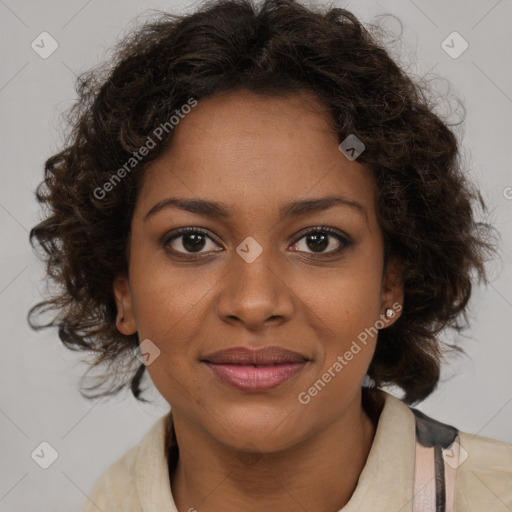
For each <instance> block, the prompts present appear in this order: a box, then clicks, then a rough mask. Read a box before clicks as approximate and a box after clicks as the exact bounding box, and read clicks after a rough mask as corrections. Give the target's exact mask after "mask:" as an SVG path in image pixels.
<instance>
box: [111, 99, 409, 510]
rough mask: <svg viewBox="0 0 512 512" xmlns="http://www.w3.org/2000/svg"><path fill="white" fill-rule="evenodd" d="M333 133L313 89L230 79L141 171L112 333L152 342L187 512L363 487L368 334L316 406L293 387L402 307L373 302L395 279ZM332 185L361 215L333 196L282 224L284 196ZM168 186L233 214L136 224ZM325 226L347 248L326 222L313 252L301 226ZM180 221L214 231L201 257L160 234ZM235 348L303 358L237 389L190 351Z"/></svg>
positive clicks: (393, 290)
mask: <svg viewBox="0 0 512 512" xmlns="http://www.w3.org/2000/svg"><path fill="white" fill-rule="evenodd" d="M338 144H339V141H338V136H337V134H336V133H335V132H334V131H333V129H332V128H331V125H330V120H329V117H328V114H327V112H326V109H325V106H324V105H323V104H322V103H320V102H319V100H317V99H316V97H315V96H314V95H313V94H312V93H309V92H303V93H294V94H293V95H290V96H288V97H286V98H284V97H273V98H269V97H263V96H258V95H254V94H252V93H250V92H248V91H245V90H238V91H234V92H233V91H231V92H228V93H224V94H222V95H218V96H216V97H212V98H207V99H202V100H200V101H199V102H198V105H197V106H196V107H195V108H193V109H192V111H191V112H190V113H189V114H188V115H187V116H186V117H185V118H184V119H183V120H181V121H180V124H179V125H178V126H177V127H175V128H174V139H173V141H172V144H171V146H170V147H169V149H168V150H167V151H166V153H165V154H164V155H163V156H161V157H160V158H159V159H158V160H156V161H155V162H153V163H152V164H151V165H150V166H149V167H148V169H147V170H146V174H145V176H144V183H143V186H142V187H141V189H140V191H139V196H138V199H137V204H136V207H135V211H134V214H133V219H132V231H131V241H130V265H129V276H119V277H118V278H117V279H116V281H115V282H114V285H113V288H114V294H115V298H116V303H117V307H118V313H119V314H118V319H117V327H118V329H119V330H120V331H121V332H122V333H124V334H127V335H128V334H133V333H135V332H138V336H139V339H140V340H141V341H142V340H145V339H150V340H151V342H152V343H154V345H155V346H157V347H158V349H159V350H160V354H159V355H158V357H156V358H155V359H154V361H153V362H151V364H149V365H148V366H147V370H148V372H149V374H150V377H151V379H152V381H153V382H154V384H155V386H156V387H157V389H158V390H159V392H160V393H161V394H162V396H163V397H164V398H165V399H166V400H167V401H168V403H169V404H170V406H171V408H172V412H173V419H174V426H175V432H176V437H177V441H178V445H179V447H180V458H179V462H178V466H177V468H176V471H175V472H174V473H173V474H172V475H171V487H172V492H173V496H174V500H175V502H176V505H177V507H178V510H180V511H187V510H189V509H190V508H192V507H193V508H195V509H197V510H199V511H200V512H210V511H219V510H223V511H226V512H230V511H239V510H247V511H261V510H267V511H278V510H279V511H282V510H287V511H292V512H293V511H304V510H308V511H319V512H320V511H326V512H327V511H337V510H339V509H340V508H341V507H343V506H344V505H345V504H346V503H347V502H348V500H349V499H350V496H351V495H352V493H353V491H354V489H355V487H356V483H357V479H358V477H359V475H360V473H361V470H362V468H363V466H364V464H365V462H366V459H367V456H368V453H369V450H370V448H371V445H372V442H373V438H374V435H375V429H376V425H375V424H374V423H373V422H372V421H371V420H370V418H369V417H368V415H367V414H366V412H365V411H364V409H363V407H362V405H361V382H362V380H363V378H364V376H365V374H366V372H367V369H368V366H369V364H370V362H371V359H372V355H373V353H374V349H375V344H376V341H377V340H376V337H373V338H372V337H369V338H368V341H367V344H366V346H362V350H361V351H360V352H359V353H358V354H357V355H355V356H354V358H353V359H352V360H351V361H349V362H348V364H347V365H346V366H344V368H343V370H342V371H340V372H338V373H336V376H335V377H334V378H332V379H331V381H330V382H329V383H328V384H327V385H326V386H325V387H324V388H323V389H322V390H321V391H320V392H319V393H318V394H317V395H316V396H314V397H312V398H311V400H310V402H309V403H308V404H306V405H304V404H302V403H300V402H299V400H298V398H297V397H298V395H299V393H301V392H304V391H307V390H308V389H309V388H310V387H311V386H312V385H313V384H314V383H315V382H316V381H317V380H318V379H320V378H321V377H322V375H323V374H324V373H325V372H326V371H327V370H328V369H329V368H330V367H332V365H333V363H334V362H335V361H336V360H337V357H338V356H343V354H345V352H346V351H347V350H348V349H349V348H350V346H351V344H352V342H353V341H354V340H356V339H357V336H358V334H360V333H361V332H362V331H364V329H365V328H368V327H370V326H374V325H375V323H376V322H377V321H378V320H382V321H383V323H384V328H385V327H386V326H389V325H390V324H391V323H393V322H395V321H396V320H397V318H398V317H399V316H400V313H399V312H397V313H396V314H395V316H394V317H393V318H391V319H384V317H383V314H384V311H385V309H386V308H388V307H392V305H393V304H394V303H396V302H398V303H400V304H402V303H403V287H402V284H401V279H400V273H399V270H398V267H397V266H396V265H395V264H394V263H393V262H391V263H390V264H389V265H388V269H387V271H386V272H384V268H383V249H384V247H383V238H382V232H381V229H380V226H379V224H378V220H377V187H376V184H375V182H374V179H373V176H372V174H371V172H370V170H369V169H368V168H367V167H366V166H364V165H363V164H360V163H359V162H357V160H355V161H350V160H348V159H347V158H346V157H345V156H344V155H343V154H342V153H341V152H340V151H339V149H338ZM333 194H336V195H343V196H344V197H346V198H348V199H350V200H351V201H356V202H358V203H359V204H360V205H361V206H362V207H363V208H364V210H357V209H354V208H350V207H347V206H344V205H336V206H333V207H331V208H328V209H324V210H321V211H316V212H306V213H302V214H301V215H299V216H296V217H292V218H288V219H285V220H280V219H279V207H280V206H281V205H282V204H283V203H287V202H290V201H296V200H299V199H300V200H304V199H311V198H321V197H325V196H329V195H333ZM170 196H173V197H179V198H187V199H204V200H209V201H218V202H222V203H225V205H226V207H227V208H228V209H229V212H230V215H229V217H227V218H214V217H209V216H204V215H202V214H198V213H191V212H188V211H184V210H182V209H179V208H176V207H170V208H167V209H163V210H161V211H159V212H158V213H156V214H155V215H153V216H151V217H149V219H148V220H146V221H144V216H145V215H146V214H147V212H148V211H149V210H151V208H152V207H153V206H154V205H155V204H157V203H158V202H159V201H161V200H163V199H166V198H168V197H170ZM322 225H325V226H328V227H331V228H334V229H335V230H338V231H339V232H340V234H344V235H346V236H348V237H350V239H351V240H353V242H354V243H353V244H352V245H350V246H347V247H345V249H344V250H343V251H342V252H341V253H340V254H334V251H335V250H336V249H337V248H339V247H340V246H341V247H342V246H343V245H342V244H343V243H342V242H339V241H338V240H337V239H336V238H335V237H334V236H332V235H330V236H329V245H328V246H326V247H324V248H321V249H316V251H315V248H316V246H315V245H314V242H313V243H311V238H308V237H307V236H305V234H300V235H299V236H297V234H298V233H299V232H300V231H301V230H304V229H306V228H316V227H318V226H322ZM188 226H191V227H200V228H203V229H206V230H207V231H208V234H209V235H211V237H212V239H209V238H208V237H207V238H205V241H204V244H203V245H202V246H201V245H199V246H198V248H197V249H196V252H195V253H194V252H190V250H189V251H187V248H186V246H185V247H184V246H183V243H182V242H185V243H186V242H187V240H186V239H187V235H185V236H182V237H181V238H177V239H175V240H174V241H172V242H169V243H168V244H167V247H165V246H164V245H165V241H164V240H162V238H165V237H164V235H166V234H167V235H169V234H170V233H171V231H175V230H176V229H177V228H182V227H188ZM311 231H312V232H314V229H312V230H311ZM310 234H311V233H310ZM248 236H251V237H252V238H254V239H255V240H256V241H257V242H258V244H259V245H260V246H261V248H262V250H263V252H262V253H261V254H260V255H259V256H258V257H257V258H256V259H255V260H254V261H253V262H252V263H247V262H246V261H245V260H244V259H243V258H241V257H240V256H239V254H238V253H237V252H236V248H237V247H238V246H239V245H240V244H241V243H242V241H244V239H245V238H246V237H248ZM188 241H189V242H190V238H189V239H188ZM188 247H190V244H189V245H188ZM192 247H193V246H192ZM172 249H174V250H175V251H179V252H181V253H182V254H185V255H187V254H188V255H189V256H190V259H189V260H188V262H187V260H185V259H179V258H178V257H176V256H174V255H173V254H172V252H171V251H172ZM198 253H199V254H198ZM205 254H206V255H207V256H206V257H205V256H204V255H205ZM322 254H324V255H327V257H324V258H323V259H322V258H321V255H322ZM194 255H195V256H194ZM201 256H202V259H201ZM194 258H195V259H194ZM240 345H243V346H246V347H250V348H259V347H262V346H268V345H278V346H280V347H283V348H286V349H290V350H294V351H296V352H300V353H301V354H303V355H305V356H307V357H308V358H309V359H310V361H309V363H308V364H307V365H306V366H305V368H304V369H303V370H302V371H301V372H300V373H299V374H298V375H296V376H295V377H294V378H293V379H291V380H290V381H288V382H286V383H284V384H282V385H280V386H278V387H277V388H274V389H272V390H269V391H265V392H259V393H249V392H245V391H240V390H238V389H235V388H233V387H231V386H228V385H226V384H225V383H223V382H221V381H220V380H219V379H218V378H217V377H216V376H215V375H214V374H213V372H211V370H210V369H209V368H208V367H206V366H205V365H204V364H203V363H201V362H200V359H201V358H202V357H204V356H205V355H206V354H208V353H211V352H213V351H216V350H221V349H225V348H230V347H234V346H240Z"/></svg>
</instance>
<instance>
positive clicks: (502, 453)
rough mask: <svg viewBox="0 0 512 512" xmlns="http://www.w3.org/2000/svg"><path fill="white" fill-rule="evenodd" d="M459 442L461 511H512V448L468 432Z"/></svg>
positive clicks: (458, 481) (460, 435)
mask: <svg viewBox="0 0 512 512" xmlns="http://www.w3.org/2000/svg"><path fill="white" fill-rule="evenodd" d="M459 442H460V447H461V448H460V451H461V457H460V460H459V463H460V465H459V467H458V470H457V499H456V503H457V502H458V503H459V505H460V506H459V510H485V511H486V512H494V511H496V512H498V511H501V510H508V509H512V445H510V444H508V443H505V442H503V441H498V440H495V439H490V438H488V437H483V436H478V435H473V434H469V433H466V432H460V433H459Z"/></svg>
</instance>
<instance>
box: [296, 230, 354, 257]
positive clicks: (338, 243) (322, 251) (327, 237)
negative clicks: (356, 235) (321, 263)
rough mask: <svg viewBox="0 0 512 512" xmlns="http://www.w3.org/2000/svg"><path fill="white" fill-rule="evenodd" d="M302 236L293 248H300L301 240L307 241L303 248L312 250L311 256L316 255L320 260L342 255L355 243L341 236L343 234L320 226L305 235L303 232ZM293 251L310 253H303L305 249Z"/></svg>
mask: <svg viewBox="0 0 512 512" xmlns="http://www.w3.org/2000/svg"><path fill="white" fill-rule="evenodd" d="M302 235H303V236H302V237H300V238H299V240H298V241H297V242H295V243H294V244H293V246H292V247H296V246H298V247H300V242H301V240H305V243H303V244H302V246H303V247H306V248H310V249H311V250H312V252H310V253H309V254H316V255H318V256H319V257H320V258H322V257H326V256H333V255H336V254H340V253H341V252H343V251H344V250H345V249H346V248H348V247H350V246H351V245H352V244H353V241H352V240H351V239H350V238H349V237H347V236H345V235H343V234H341V232H339V231H338V230H336V229H333V228H329V227H326V226H318V227H315V228H313V229H308V231H306V232H305V233H304V232H302ZM331 240H334V242H331ZM333 245H334V248H331V250H328V251H326V249H327V248H329V247H332V246H333ZM292 250H294V251H298V252H308V251H303V249H300V248H298V249H292Z"/></svg>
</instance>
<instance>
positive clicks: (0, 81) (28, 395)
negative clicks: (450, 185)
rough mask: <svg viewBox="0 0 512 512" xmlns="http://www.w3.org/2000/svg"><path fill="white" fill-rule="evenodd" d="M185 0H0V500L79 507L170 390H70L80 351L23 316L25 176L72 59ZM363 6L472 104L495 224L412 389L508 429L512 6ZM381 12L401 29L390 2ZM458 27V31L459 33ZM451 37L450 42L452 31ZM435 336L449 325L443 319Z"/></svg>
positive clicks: (50, 130) (475, 160)
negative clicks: (475, 281) (466, 305)
mask: <svg viewBox="0 0 512 512" xmlns="http://www.w3.org/2000/svg"><path fill="white" fill-rule="evenodd" d="M194 5H196V4H192V3H190V2H181V3H177V2H171V1H169V2H164V1H160V2H159V1H147V2H140V1H135V0H115V1H109V2H108V3H107V2H100V1H99V0H89V1H84V0H66V1H64V0H55V1H39V2H35V1H29V0H0V34H1V36H0V39H1V40H0V43H1V59H2V60H1V62H2V65H1V68H0V108H1V113H2V116H1V120H2V121H1V124H0V144H1V156H2V159H1V170H0V172H1V188H0V228H1V235H2V243H1V244H0V262H1V265H0V315H1V324H2V326H3V337H2V338H3V339H2V356H3V357H2V358H1V359H0V375H1V379H2V380H1V386H0V389H1V402H0V432H1V455H0V464H1V469H0V511H4V512H5V511H23V510H27V511H28V510H39V511H41V512H44V511H52V512H58V511H64V510H66V511H70V510H80V508H81V506H82V504H83V503H84V500H85V494H86V493H87V492H88V491H89V490H90V488H91V487H92V485H93V483H94V482H95V481H96V480H97V479H98V478H99V477H100V475H101V474H102V473H103V472H104V471H105V470H106V469H107V467H108V466H109V465H110V464H111V463H112V462H113V461H114V460H115V459H117V458H118V457H120V456H121V455H123V454H124V453H125V452H126V451H127V450H128V449H129V448H131V447H132V446H133V445H135V444H136V443H137V442H139V441H140V440H141V438H142V437H143V436H144V434H145V433H146V432H147V430H148V429H149V428H150V427H151V425H152V424H153V423H154V422H155V421H156V419H157V418H159V417H160V416H161V415H162V414H164V413H165V412H167V410H168V406H167V404H166V403H165V402H164V401H163V399H161V398H159V396H158V394H156V392H155V393H153V396H154V398H155V400H156V403H155V405H153V406H141V405H140V404H138V403H137V402H136V401H135V400H134V399H133V398H131V395H128V394H126V395H124V396H119V397H118V398H114V399H112V400H110V401H105V400H100V401H94V402H89V401H86V400H85V399H83V398H82V397H81V395H80V394H79V392H78V390H77V383H78V379H79V377H80V375H81V374H82V372H83V371H84V370H85V368H86V367H85V365H84V364H83V363H81V362H80V358H81V356H80V355H77V354H75V353H71V352H69V351H68V350H66V349H65V348H64V347H63V346H62V344H61V342H60V341H59V339H58V337H57V333H56V330H46V331H43V332H40V333H35V332H33V331H31V330H30V329H29V327H28V326H27V324H26V321H25V318H26V314H27V311H28V309H29V307H30V306H31V305H33V304H34V303H35V302H36V301H38V300H39V299H40V293H41V292H42V291H43V290H44V287H43V284H42V281H41V279H42V278H43V276H44V274H43V267H42V264H41V263H40V262H39V260H38V259H37V258H36V257H35V256H34V255H33V253H32V251H31V249H30V247H29V244H28V231H29V229H30V227H32V226H33V225H34V224H35V223H36V222H37V220H38V214H39V212H38V208H37V206H36V204H35V200H34V196H33V192H34V189H35V187H36V185H37V184H38V183H39V182H40V181H41V179H42V166H43V162H44V160H45V159H46V158H47V157H48V156H50V155H51V154H53V153H54V152H56V151H57V150H58V149H59V144H60V142H61V140H62V139H61V137H62V122H61V118H60V115H61V113H62V112H63V111H65V110H66V109H67V108H68V107H69V106H70V105H71V104H72V102H73V100H74V98H75V90H74V82H75V78H76V77H75V75H77V74H79V73H80V72H82V71H85V70H87V69H89V68H90V67H92V66H94V65H95V64H97V63H98V62H100V61H101V60H103V58H104V57H105V56H106V52H107V50H108V48H109V47H111V45H112V44H113V43H114V42H115V41H116V40H117V39H118V38H119V36H121V35H122V34H123V33H124V32H125V31H126V30H127V29H128V28H130V27H133V22H132V20H133V19H134V18H135V17H136V16H137V15H139V14H141V13H143V12H145V11H147V9H163V10H170V11H173V12H184V11H189V10H191V9H193V7H194ZM335 5H337V6H340V7H346V8H348V9H349V10H352V11H353V12H354V13H355V14H356V15H358V16H359V17H360V18H361V19H362V21H363V22H366V21H375V20H376V16H377V15H379V14H382V13H392V14H394V15H396V16H398V18H399V19H400V20H401V21H402V22H403V26H404V32H403V35H402V42H401V43H400V42H398V43H396V44H394V45H393V46H392V51H393V52H394V55H395V57H397V58H400V60H401V62H402V63H403V65H404V66H405V67H406V68H407V69H408V70H409V71H410V72H411V73H416V74H419V75H422V74H424V73H426V72H427V71H429V70H431V72H432V73H435V76H437V77H440V78H439V79H437V80H435V87H436V89H437V90H438V91H439V94H440V95H441V96H442V95H444V94H446V93H450V94H455V95H456V96H458V97H459V98H461V99H462V101H463V102H464V104H465V106H466V109H467V117H466V124H465V130H464V132H463V133H461V134H460V135H461V137H463V141H464V145H465V150H464V151H465V152H464V154H465V157H466V158H467V162H468V164H469V167H470V172H471V174H472V176H473V178H474V180H476V181H477V182H478V183H479V185H480V187H481V188H482V191H483V195H484V197H485V199H486V201H487V203H488V205H489V207H490V209H491V211H492V216H491V220H492V221H493V223H494V224H495V226H496V227H497V228H498V229H499V231H500V233H501V236H502V240H503V242H502V250H501V257H500V259H499V260H497V261H496V262H495V263H494V264H493V265H492V267H491V275H492V284H491V285H490V286H488V287H487V288H484V287H481V288H480V289H477V290H475V294H474V297H473V300H472V303H471V304H472V312H473V323H472V328H471V329H470V330H468V331H466V334H465V336H464V340H463V341H464V346H465V348H466V350H467V352H468V354H469V357H468V358H457V359H455V360H453V361H452V362H451V363H450V364H447V365H446V367H445V368H444V373H443V380H442V382H441V383H440V385H439V388H438V389H437V391H436V392H435V393H434V394H433V395H432V396H431V397H430V398H429V399H427V400H426V401H424V402H423V403H422V404H420V405H419V408H420V409H421V410H423V411H424V412H425V413H427V414H429V415H431V416H433V417H435V418H436V419H438V420H440V421H444V422H448V423H451V424H453V425H455V426H457V427H458V428H459V429H461V430H463V431H467V432H472V433H478V434H480V435H483V436H487V437H492V438H496V439H500V440H503V441H507V442H509V443H512V429H511V424H512V403H511V402H512V372H510V361H511V360H512V343H511V335H510V324H509V323H508V320H509V319H510V318H511V317H512V265H511V254H512V223H510V221H509V219H510V215H511V208H512V188H509V187H512V173H511V171H510V159H509V150H510V147H511V145H512V139H511V130H510V117H511V114H512V73H511V69H510V61H511V60H510V57H511V55H510V54H511V48H512V35H511V34H512V32H511V31H510V27H509V25H508V23H509V20H510V19H511V18H512V3H511V1H510V0H508V1H507V0H501V1H496V0H487V1H481V0H480V1H476V0H471V1H464V2H463V1H462V0H458V1H451V2H446V1H441V0H438V1H430V2H421V3H420V0H416V1H415V2H413V1H410V0H399V1H387V2H385V1H382V2H380V3H379V2H375V1H367V2H350V3H344V2H341V1H340V2H337V3H336V4H335ZM384 25H385V26H386V27H388V28H389V30H391V32H392V33H394V34H395V35H399V30H400V28H399V25H398V23H397V22H396V20H394V19H393V18H388V19H387V20H386V21H384ZM43 31H47V32H49V33H50V34H51V35H52V37H53V38H54V39H55V40H56V41H57V43H58V45H59V46H58V49H57V50H56V51H55V52H54V53H53V54H52V55H51V56H50V57H48V58H47V59H43V58H41V57H40V56H39V55H38V54H37V53H36V52H35V51H34V50H33V49H32V48H31V43H32V41H34V40H35V39H36V38H37V37H38V36H39V34H40V33H41V32H43ZM453 31H457V32H458V33H460V34H461V36H462V37H463V38H464V39H465V40H466V41H467V42H468V44H469V47H468V49H467V50H466V51H465V52H464V53H463V54H462V55H460V56H459V57H458V58H456V59H454V58H452V57H450V56H449V55H448V54H447V53H446V52H445V50H444V49H443V48H442V46H441V43H442V41H443V40H445V39H446V37H447V36H448V35H449V34H451V33H452V32H453ZM458 44H459V43H458V42H457V43H456V45H458ZM456 48H457V46H456ZM446 339H448V340H451V339H455V338H454V337H453V336H451V335H449V336H447V337H446ZM42 441H47V442H49V443H50V444H51V445H52V446H53V447H54V448H55V449H56V450H57V452H58V458H57V460H56V461H55V462H54V463H53V464H52V465H51V466H50V467H49V468H48V469H46V470H44V469H42V468H40V467H39V466H38V465H37V464H36V463H35V462H34V460H32V458H31V453H32V452H33V450H34V449H35V448H36V447H38V446H39V444H40V443H41V442H42Z"/></svg>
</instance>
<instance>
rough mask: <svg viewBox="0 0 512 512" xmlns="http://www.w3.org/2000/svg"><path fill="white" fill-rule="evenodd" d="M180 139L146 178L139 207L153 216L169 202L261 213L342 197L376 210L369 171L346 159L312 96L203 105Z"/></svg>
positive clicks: (233, 95)
mask: <svg viewBox="0 0 512 512" xmlns="http://www.w3.org/2000/svg"><path fill="white" fill-rule="evenodd" d="M173 132H174V133H173V139H172V142H171V145H170V147H169V148H168V149H167V151H166V152H165V153H164V154H163V155H162V156H161V157H160V158H159V159H157V160H156V161H154V162H152V164H151V165H150V166H149V167H148V168H147V169H146V171H145V175H144V181H143V186H142V189H141V191H140V194H139V202H138V204H139V205H140V207H141V208H142V207H144V208H146V210H147V209H148V207H149V208H150V207H151V206H153V204H154V203H156V202H158V201H161V200H163V199H165V198H166V197H167V196H182V197H186V198H194V197H201V198H209V199H211V200H212V201H218V202H222V203H226V204H231V205H233V209H235V210H236V209H240V208H242V207H244V208H246V209H251V211H253V212H256V211H257V210H259V209H260V208H264V209H265V210H267V211H268V210H269V208H270V207H271V205H273V204H275V205H278V204H281V203H286V202H290V201H292V200H297V199H299V198H301V199H306V198H308V197H319V196H325V195H333V194H336V193H339V194H343V195H344V196H347V197H349V198H351V199H353V200H354V201H357V202H360V203H364V204H365V205H366V207H367V208H368V209H370V210H371V209H373V207H374V203H375V198H376V186H375V182H374V179H373V176H372V174H371V172H370V170H369V169H368V168H367V167H366V166H365V165H363V164H360V163H358V162H357V161H349V160H348V159H347V158H346V157H345V156H344V155H343V154H342V153H341V152H340V151H339V149H338V144H339V140H338V134H337V133H336V131H335V130H334V127H333V126H332V120H331V118H330V116H329V111H328V107H327V106H326V105H325V104H323V103H322V102H321V101H320V100H319V99H318V98H316V96H315V95H314V94H313V93H311V92H300V93H293V94H290V95H288V96H286V97H275V96H274V97H268V96H262V95H256V94H253V93H251V92H249V91H244V90H242V91H234V92H228V93H224V94H221V95H218V96H215V97H211V98H206V99H202V100H199V101H198V104H197V106H196V107H194V108H193V109H192V111H191V112H190V113H188V114H187V115H185V116H184V117H183V118H182V119H181V120H180V122H179V124H178V125H177V126H175V127H174V129H173Z"/></svg>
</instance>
